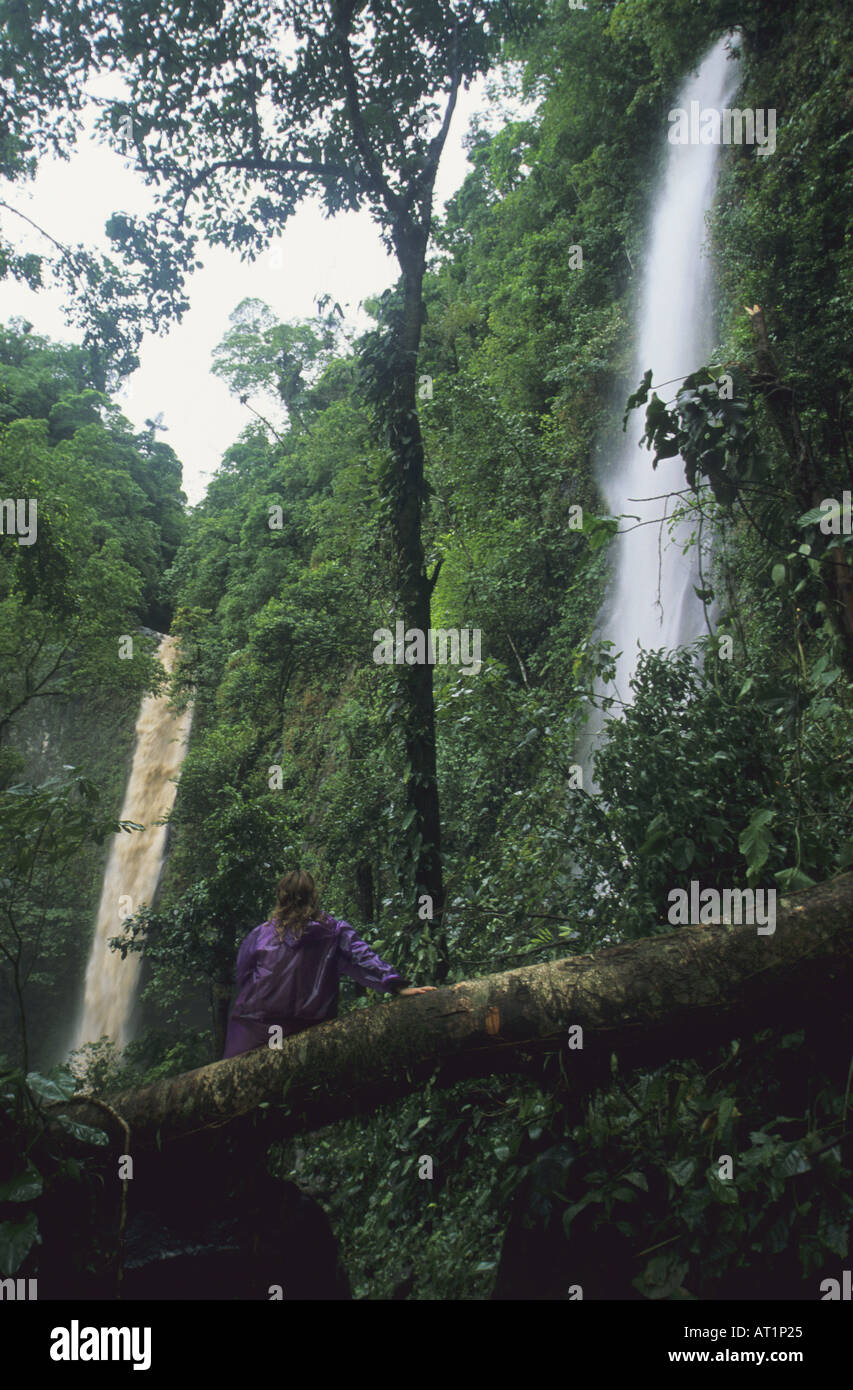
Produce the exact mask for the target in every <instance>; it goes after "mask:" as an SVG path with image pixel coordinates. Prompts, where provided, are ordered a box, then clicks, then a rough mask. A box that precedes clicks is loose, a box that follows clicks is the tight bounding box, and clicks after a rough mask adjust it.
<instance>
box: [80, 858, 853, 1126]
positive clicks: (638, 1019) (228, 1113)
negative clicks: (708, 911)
mask: <svg viewBox="0 0 853 1390" xmlns="http://www.w3.org/2000/svg"><path fill="white" fill-rule="evenodd" d="M851 986H853V873H847V874H844V875H842V876H840V877H838V878H836V879H833V880H831V881H829V882H827V883H823V884H820V885H818V886H817V887H815V888H812V889H809V890H808V891H807V892H805V893H801V894H799V895H797V896H795V897H791V898H787V899H780V901H779V905H778V909H777V915H776V930H775V932H774V933H773V934H772V935H760V934H759V933H758V931H757V929H756V927H755V926H754V925H728V924H725V923H716V924H713V925H702V926H690V927H681V928H679V929H678V930H676V931H672V932H667V933H665V934H662V935H658V936H652V937H645V938H643V939H642V940H639V941H633V942H629V943H626V944H624V945H620V946H615V947H612V948H609V949H606V950H602V951H599V952H596V953H595V954H594V955H584V956H570V957H568V958H566V959H562V960H557V961H549V962H546V963H545V964H543V965H531V966H524V967H522V968H520V969H516V970H508V971H506V972H504V973H501V974H494V975H486V976H483V977H482V978H480V979H476V980H465V981H462V982H461V983H459V984H455V985H452V986H450V987H448V988H444V989H440V990H437V991H436V992H435V993H431V994H424V995H418V996H415V997H411V998H403V999H399V1000H395V1001H394V1002H392V1003H382V1004H377V1005H373V1006H371V1007H366V1008H357V1009H354V1010H353V1011H352V1012H350V1013H348V1014H347V1015H346V1016H345V1017H343V1018H340V1019H337V1020H335V1021H333V1022H330V1023H324V1024H320V1025H318V1026H316V1027H312V1028H310V1029H308V1030H307V1031H305V1032H303V1033H299V1034H296V1035H295V1036H294V1037H291V1038H287V1039H285V1040H284V1041H283V1044H282V1046H281V1047H280V1048H275V1047H268V1048H259V1049H256V1050H255V1051H253V1052H249V1053H244V1054H243V1055H242V1056H239V1057H234V1058H230V1059H228V1060H225V1061H220V1062H214V1063H212V1064H210V1065H209V1066H205V1067H199V1068H197V1069H196V1070H195V1071H191V1072H186V1073H184V1074H183V1075H181V1076H173V1077H168V1078H166V1079H164V1080H162V1081H157V1082H154V1083H152V1084H151V1085H148V1086H144V1087H141V1088H140V1089H138V1090H133V1091H126V1092H122V1093H120V1094H115V1095H110V1096H106V1097H104V1098H103V1099H102V1101H101V1102H100V1104H98V1103H96V1104H94V1105H93V1104H92V1103H91V1102H90V1101H87V1100H86V1098H85V1097H80V1098H75V1100H74V1101H71V1102H64V1103H60V1104H58V1105H57V1106H56V1107H54V1109H57V1110H64V1111H66V1112H67V1113H69V1114H71V1115H73V1117H74V1118H75V1119H79V1120H84V1121H85V1122H87V1123H90V1124H93V1125H101V1126H103V1125H104V1103H106V1104H107V1105H109V1107H110V1108H111V1109H112V1110H113V1111H114V1112H116V1114H117V1115H118V1116H121V1118H122V1120H123V1122H124V1123H125V1124H126V1125H127V1126H128V1127H129V1129H130V1135H131V1138H130V1151H131V1152H133V1153H135V1152H137V1151H138V1150H140V1149H143V1148H146V1147H150V1146H152V1145H154V1144H155V1143H156V1144H158V1145H160V1144H165V1143H169V1142H174V1141H175V1140H177V1139H180V1138H188V1137H189V1136H190V1135H193V1134H195V1135H198V1134H199V1132H200V1131H212V1130H220V1131H221V1130H222V1129H223V1127H225V1128H227V1127H228V1126H230V1125H233V1124H235V1123H237V1122H238V1121H240V1120H241V1119H242V1120H243V1122H244V1123H245V1119H246V1117H249V1116H251V1114H252V1112H255V1111H257V1109H258V1107H264V1110H263V1115H264V1132H265V1134H267V1135H268V1137H269V1138H270V1139H272V1138H283V1137H286V1136H289V1135H292V1134H295V1133H299V1132H304V1131H308V1130H316V1129H319V1128H320V1127H322V1126H323V1125H327V1124H331V1123H333V1122H335V1121H337V1120H341V1119H345V1118H348V1117H349V1116H352V1115H356V1114H366V1113H368V1112H369V1111H371V1110H372V1109H374V1108H375V1107H376V1106H378V1105H382V1104H387V1103H389V1102H391V1101H393V1100H396V1099H398V1098H400V1097H402V1096H404V1095H407V1094H409V1093H410V1092H412V1091H414V1090H416V1089H418V1088H419V1087H420V1086H422V1085H423V1084H424V1083H425V1082H426V1081H427V1080H428V1079H429V1078H430V1077H431V1076H432V1077H434V1084H435V1085H437V1086H448V1085H451V1084H452V1083H453V1082H455V1081H458V1080H460V1079H463V1078H465V1077H470V1076H476V1075H483V1074H485V1073H489V1072H497V1071H503V1070H510V1069H519V1068H523V1069H529V1068H530V1067H531V1065H532V1066H533V1067H535V1068H538V1069H541V1067H542V1059H543V1054H548V1053H556V1052H560V1053H561V1054H562V1058H561V1061H562V1066H563V1070H564V1072H565V1075H566V1076H567V1078H568V1082H569V1085H570V1086H576V1087H577V1089H578V1093H579V1094H580V1093H583V1092H584V1091H588V1090H589V1089H590V1088H591V1087H593V1086H595V1085H598V1084H602V1083H604V1082H606V1078H607V1075H608V1074H609V1065H610V1057H611V1054H613V1053H616V1054H617V1055H618V1057H619V1060H620V1066H621V1068H622V1070H623V1071H629V1070H631V1069H633V1068H635V1067H637V1066H650V1065H652V1066H653V1065H660V1064H661V1063H662V1062H664V1061H666V1060H668V1059H671V1058H672V1059H674V1058H680V1057H688V1056H691V1055H696V1054H697V1053H700V1052H704V1051H705V1050H707V1049H708V1048H709V1047H712V1046H713V1045H715V1044H716V1043H718V1042H723V1041H725V1040H727V1039H729V1038H733V1037H739V1036H744V1035H751V1034H753V1033H756V1032H758V1031H760V1030H761V1029H763V1028H766V1027H773V1026H781V1027H784V1028H785V1030H786V1031H794V1030H796V1029H797V1028H800V1027H802V1026H803V1025H807V1024H809V1023H810V1022H813V1021H814V1020H816V1019H817V1020H819V1019H821V1018H824V1019H825V1018H826V1017H827V1015H828V1013H829V1012H830V1011H831V1010H833V1009H834V1008H838V1009H839V1010H841V1009H842V1008H847V1009H849V1003H850V999H851V998H853V990H851ZM576 1025H579V1026H580V1028H581V1029H582V1038H583V1046H582V1048H581V1049H577V1048H573V1047H569V1045H568V1030H569V1029H571V1028H574V1027H575V1026H576ZM576 1039H577V1035H575V1041H576ZM848 1050H849V1049H848ZM211 1137H212V1136H211Z"/></svg>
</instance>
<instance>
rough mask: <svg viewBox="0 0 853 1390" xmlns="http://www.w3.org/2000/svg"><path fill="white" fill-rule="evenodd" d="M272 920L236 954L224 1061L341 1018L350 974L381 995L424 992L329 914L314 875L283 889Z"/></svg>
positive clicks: (287, 879)
mask: <svg viewBox="0 0 853 1390" xmlns="http://www.w3.org/2000/svg"><path fill="white" fill-rule="evenodd" d="M277 899H278V901H277V903H276V907H275V909H274V911H273V914H272V916H271V917H270V918H269V920H268V921H266V922H262V923H261V925H260V926H259V927H255V929H254V931H250V932H249V935H248V936H247V937H246V938H245V939H244V941H243V943H242V945H241V946H240V950H239V952H238V955H237V998H236V999H235V1000H234V1006H233V1008H232V1010H231V1017H230V1019H229V1022H228V1034H227V1036H226V1039H225V1051H224V1053H223V1054H222V1055H223V1057H236V1056H237V1055H238V1053H240V1052H248V1051H250V1049H251V1048H253V1047H265V1046H267V1044H268V1043H269V1040H270V1037H271V1036H272V1035H271V1033H270V1029H271V1028H272V1027H273V1026H275V1025H277V1026H278V1027H280V1028H281V1030H282V1032H281V1036H283V1037H287V1036H288V1035H289V1034H291V1033H301V1032H302V1030H303V1029H305V1028H311V1027H312V1026H313V1025H314V1024H315V1023H323V1022H324V1021H325V1020H326V1019H329V1018H335V1017H336V1015H337V1012H338V981H339V980H340V977H341V975H348V976H349V977H350V979H351V980H355V981H356V982H357V983H358V984H360V985H369V986H370V988H371V989H375V990H377V991H378V992H379V993H380V994H425V993H426V992H427V991H428V990H431V989H433V988H434V987H433V986H432V985H423V986H422V987H421V988H419V989H414V988H411V987H410V986H409V985H407V983H406V981H405V980H404V979H403V977H402V975H400V974H399V973H398V972H397V971H396V970H395V969H394V967H393V965H386V963H385V961H384V960H380V958H379V956H377V955H376V953H375V952H374V951H371V949H370V947H369V946H368V945H367V944H366V943H365V942H364V941H361V940H360V939H359V937H357V936H356V934H355V932H354V931H353V929H352V927H351V926H350V925H349V923H348V922H341V921H338V920H337V918H335V917H332V916H331V915H330V914H329V913H328V912H323V911H322V909H321V907H320V904H319V902H318V901H317V890H316V887H315V884H314V880H313V878H312V877H311V875H310V874H308V873H304V872H302V871H300V870H299V869H296V870H294V872H293V873H289V874H285V876H284V878H283V879H282V880H281V882H280V883H279V885H278V889H277Z"/></svg>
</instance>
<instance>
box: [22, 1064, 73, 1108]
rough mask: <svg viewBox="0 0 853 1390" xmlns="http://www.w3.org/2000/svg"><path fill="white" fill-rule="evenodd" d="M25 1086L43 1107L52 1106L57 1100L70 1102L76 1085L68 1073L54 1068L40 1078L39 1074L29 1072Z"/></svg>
mask: <svg viewBox="0 0 853 1390" xmlns="http://www.w3.org/2000/svg"><path fill="white" fill-rule="evenodd" d="M27 1086H28V1087H29V1089H30V1090H31V1091H32V1093H33V1095H34V1096H36V1097H37V1098H38V1099H39V1100H40V1101H43V1102H44V1104H45V1105H52V1104H54V1103H55V1102H56V1101H59V1100H70V1099H71V1097H72V1096H73V1095H74V1092H75V1090H76V1089H77V1083H76V1081H75V1080H74V1077H73V1076H72V1074H71V1073H70V1072H65V1071H64V1070H60V1068H59V1067H56V1068H55V1069H54V1071H53V1072H52V1073H51V1074H50V1075H49V1076H42V1075H41V1073H40V1072H37V1071H31V1072H30V1073H29V1074H28V1076H27Z"/></svg>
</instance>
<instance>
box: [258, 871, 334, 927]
mask: <svg viewBox="0 0 853 1390" xmlns="http://www.w3.org/2000/svg"><path fill="white" fill-rule="evenodd" d="M276 898H277V901H276V905H275V907H274V908H273V912H272V916H271V917H270V921H271V922H272V924H273V926H274V927H275V929H276V931H277V933H278V935H279V938H280V939H281V938H282V937H283V936H284V933H285V932H286V931H289V932H292V933H293V935H294V936H301V935H302V933H303V931H304V930H305V928H306V927H307V925H308V923H309V922H315V921H322V920H323V919H325V917H326V916H327V914H326V913H324V912H322V911H321V910H320V903H319V901H318V898H317V888H316V885H315V883H314V880H313V878H312V877H311V875H310V874H308V873H305V872H304V870H302V869H294V870H293V872H292V873H289V874H285V875H284V878H282V879H280V880H279V884H278V887H277V889H276Z"/></svg>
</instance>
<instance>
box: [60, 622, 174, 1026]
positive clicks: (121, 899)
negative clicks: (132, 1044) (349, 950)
mask: <svg viewBox="0 0 853 1390" xmlns="http://www.w3.org/2000/svg"><path fill="white" fill-rule="evenodd" d="M176 653H177V647H176V643H175V639H174V638H173V637H164V638H163V640H162V642H161V643H160V647H159V649H158V653H157V654H158V656H159V658H160V661H161V663H162V665H163V666H164V667H165V669H166V670H167V671H169V672H171V671H172V669H173V667H174V664H175V658H176ZM191 721H192V712H191V710H187V711H185V713H183V714H178V713H176V711H175V710H174V709H172V708H170V705H169V700H168V697H167V696H166V695H159V696H154V695H146V697H145V699H144V700H143V701H142V705H141V707H140V710H139V718H138V719H137V721H136V746H135V748H134V752H133V763H132V766H131V770H130V780H129V781H128V784H127V790H126V792H125V797H124V805H123V806H122V808H121V819H122V820H130V821H136V823H137V824H140V825H144V826H145V829H144V830H133V831H130V832H127V831H124V832H122V833H120V834H118V835H116V836H115V838H114V840H113V844H112V848H111V849H110V855H109V859H108V861H107V869H106V873H105V875H104V886H103V888H102V890H101V901H100V905H99V907H98V916H97V920H96V923H95V936H94V940H93V942H92V950H91V953H90V956H89V964H88V966H87V969H86V988H85V996H84V1000H83V1009H82V1015H81V1018H80V1022H79V1024H78V1027H77V1032H76V1040H75V1042H74V1044H73V1046H74V1047H75V1048H78V1047H82V1046H83V1045H84V1043H88V1042H97V1040H98V1039H99V1038H100V1037H102V1036H103V1035H104V1034H107V1035H108V1036H109V1037H110V1038H112V1039H113V1040H114V1042H115V1043H116V1044H117V1045H118V1046H119V1047H124V1045H125V1043H126V1042H127V1041H128V1031H129V1027H128V1025H129V1022H130V1016H131V1012H132V1010H133V1005H134V1001H135V997H136V985H137V980H138V976H139V967H140V964H141V957H140V955H139V953H138V952H135V951H134V952H129V953H128V955H127V957H126V958H125V959H124V960H122V957H121V952H120V951H112V950H111V949H110V947H109V939H110V937H113V936H120V935H121V931H122V924H123V922H124V920H125V918H127V917H129V916H131V915H132V914H133V913H134V912H136V911H137V909H138V908H139V907H140V906H141V905H142V904H143V903H150V902H151V901H152V899H153V897H154V892H155V890H156V888H157V881H158V879H159V877H160V871H161V869H162V867H163V859H164V855H165V850H166V827H165V825H157V824H155V822H156V821H158V820H162V819H163V818H164V817H165V816H166V815H167V814H168V812H169V811H170V810H171V808H172V806H173V804H174V800H175V793H176V790H177V786H176V779H177V777H178V774H179V773H180V770H181V764H182V763H183V761H184V756H185V754H186V751H187V740H188V738H189V732H190V723H191Z"/></svg>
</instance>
